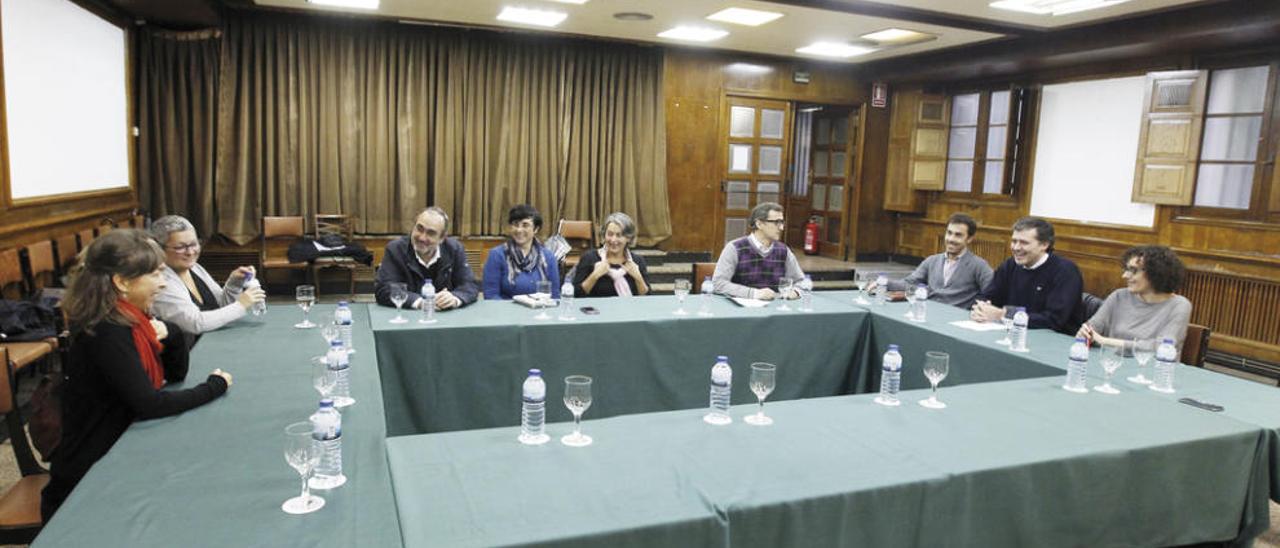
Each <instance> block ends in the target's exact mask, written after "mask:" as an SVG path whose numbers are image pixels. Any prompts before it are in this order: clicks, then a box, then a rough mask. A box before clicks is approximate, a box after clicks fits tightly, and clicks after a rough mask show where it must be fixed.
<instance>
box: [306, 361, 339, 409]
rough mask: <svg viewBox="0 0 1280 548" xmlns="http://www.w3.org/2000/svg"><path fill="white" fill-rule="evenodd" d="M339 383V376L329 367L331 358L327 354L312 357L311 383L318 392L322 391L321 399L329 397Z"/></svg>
mask: <svg viewBox="0 0 1280 548" xmlns="http://www.w3.org/2000/svg"><path fill="white" fill-rule="evenodd" d="M337 384H338V376H337V375H335V374H334V372H333V370H332V369H329V358H328V357H327V356H315V357H313V358H311V385H312V386H314V387H315V388H316V392H319V393H320V399H324V398H327V397H329V394H332V393H333V387H334V386H335V385H337Z"/></svg>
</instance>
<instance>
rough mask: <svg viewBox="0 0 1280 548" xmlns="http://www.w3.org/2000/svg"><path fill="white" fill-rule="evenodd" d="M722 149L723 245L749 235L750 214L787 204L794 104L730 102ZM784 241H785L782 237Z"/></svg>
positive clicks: (729, 99)
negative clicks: (763, 207) (767, 205)
mask: <svg viewBox="0 0 1280 548" xmlns="http://www.w3.org/2000/svg"><path fill="white" fill-rule="evenodd" d="M723 119H724V120H725V121H726V123H724V124H722V126H721V127H722V128H723V129H722V131H723V132H724V134H723V138H722V139H721V143H723V147H722V150H723V151H724V161H723V162H722V163H721V169H720V174H721V183H720V198H721V199H720V205H719V207H718V208H717V209H718V210H719V211H720V212H721V214H720V219H719V220H720V222H719V223H717V225H718V227H717V229H716V230H719V231H721V239H720V240H721V241H723V242H728V241H730V240H733V239H735V238H738V237H740V236H743V235H745V234H747V232H748V229H747V218H748V217H749V216H750V215H751V208H753V207H755V206H756V205H757V204H759V203H761V202H776V203H779V204H781V203H783V200H784V198H783V193H784V189H785V184H784V181H785V180H786V178H787V172H788V171H789V170H788V158H789V154H790V149H791V146H790V145H791V103H788V102H787V101H774V100H768V99H748V98H745V97H732V96H731V97H727V98H726V100H725V108H724V118H723ZM784 237H785V236H784Z"/></svg>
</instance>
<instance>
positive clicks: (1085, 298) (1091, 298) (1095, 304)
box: [1080, 293, 1102, 321]
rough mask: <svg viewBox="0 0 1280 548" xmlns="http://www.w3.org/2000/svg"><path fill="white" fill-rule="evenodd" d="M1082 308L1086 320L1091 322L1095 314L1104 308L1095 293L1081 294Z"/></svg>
mask: <svg viewBox="0 0 1280 548" xmlns="http://www.w3.org/2000/svg"><path fill="white" fill-rule="evenodd" d="M1080 306H1081V308H1082V309H1083V310H1084V320H1085V321H1089V318H1092V317H1093V315H1094V314H1097V313H1098V309H1099V308H1102V299H1100V298H1098V297H1097V296H1096V295H1094V294H1093V293H1081V294H1080Z"/></svg>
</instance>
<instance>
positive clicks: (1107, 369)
mask: <svg viewBox="0 0 1280 548" xmlns="http://www.w3.org/2000/svg"><path fill="white" fill-rule="evenodd" d="M1130 344H1132V343H1130V342H1129V341H1119V342H1117V343H1107V344H1104V345H1102V372H1103V373H1104V376H1103V377H1102V379H1103V380H1102V384H1100V385H1098V386H1095V387H1093V390H1094V391H1095V392H1102V393H1103V394H1112V395H1114V394H1119V393H1120V391H1119V390H1116V387H1114V386H1111V376H1112V375H1115V374H1116V370H1117V369H1120V365H1121V364H1123V363H1124V355H1125V348H1126V347H1128V346H1129V345H1130Z"/></svg>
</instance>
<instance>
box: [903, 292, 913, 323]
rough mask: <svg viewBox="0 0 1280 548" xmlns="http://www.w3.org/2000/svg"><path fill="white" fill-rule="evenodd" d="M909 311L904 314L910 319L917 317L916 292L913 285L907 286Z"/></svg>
mask: <svg viewBox="0 0 1280 548" xmlns="http://www.w3.org/2000/svg"><path fill="white" fill-rule="evenodd" d="M906 294H907V313H906V314H903V316H906V317H907V319H909V320H915V319H916V292H915V291H912V288H911V287H907V291H906Z"/></svg>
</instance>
